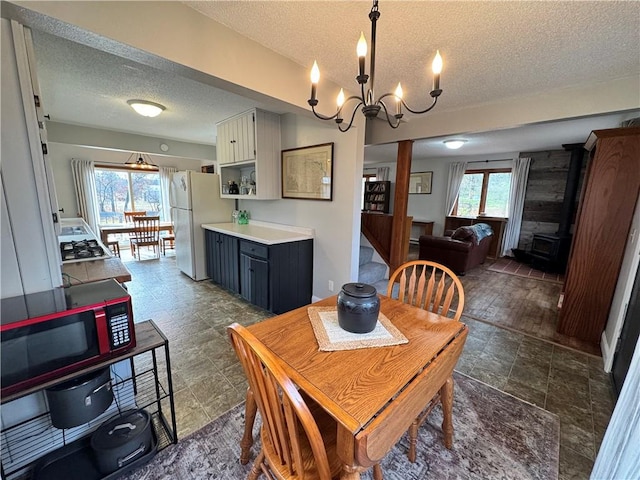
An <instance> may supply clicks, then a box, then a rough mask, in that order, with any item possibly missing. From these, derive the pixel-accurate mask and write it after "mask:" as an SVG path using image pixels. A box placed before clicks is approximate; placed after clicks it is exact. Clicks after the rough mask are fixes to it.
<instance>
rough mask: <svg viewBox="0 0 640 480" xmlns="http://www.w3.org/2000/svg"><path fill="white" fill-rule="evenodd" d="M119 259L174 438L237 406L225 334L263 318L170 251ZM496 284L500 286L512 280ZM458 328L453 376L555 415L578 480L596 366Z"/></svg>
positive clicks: (561, 350) (565, 474) (600, 402)
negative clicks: (461, 339) (161, 366)
mask: <svg viewBox="0 0 640 480" xmlns="http://www.w3.org/2000/svg"><path fill="white" fill-rule="evenodd" d="M122 257H123V261H124V262H125V263H126V266H127V268H128V269H129V270H130V271H131V274H132V277H133V279H132V281H131V282H128V283H127V286H128V289H129V292H130V293H131V295H132V298H133V306H134V316H135V319H136V321H143V320H147V319H153V320H154V321H155V322H156V323H157V324H158V326H159V327H160V328H161V329H162V331H163V332H164V333H165V335H166V336H167V337H168V338H169V341H170V353H171V361H172V377H173V381H174V392H175V404H176V415H177V423H178V437H179V438H181V437H184V436H185V435H187V434H189V433H191V432H193V431H195V430H197V429H199V428H200V427H202V426H204V425H205V424H207V423H208V422H210V421H211V420H212V419H214V418H216V417H217V416H218V415H220V414H222V413H224V412H225V411H227V410H228V409H229V408H231V407H232V406H234V405H236V404H238V403H239V402H241V401H242V400H244V393H245V391H246V382H245V380H244V374H243V372H242V370H241V368H240V366H239V365H238V363H237V361H236V359H235V355H234V353H233V351H232V350H231V348H230V346H229V345H228V343H227V338H226V333H225V327H226V326H227V325H228V324H230V323H232V322H234V321H235V322H239V323H242V324H244V325H248V324H251V323H254V322H257V321H260V320H262V319H264V318H266V317H268V316H270V314H269V313H268V312H265V311H264V310H261V309H259V308H256V307H254V306H252V305H249V304H248V303H246V302H245V301H244V300H242V299H241V298H240V297H238V296H237V295H233V294H230V293H229V292H227V291H225V290H223V289H221V288H219V287H217V286H215V285H213V284H212V283H211V282H209V281H203V282H194V281H192V280H191V279H190V278H188V277H187V276H186V275H184V274H181V273H180V272H179V271H178V269H177V268H176V266H175V256H174V254H173V253H172V252H171V251H169V252H168V253H167V256H166V257H164V256H163V257H162V258H161V259H160V260H159V261H158V260H156V259H153V258H151V257H150V259H148V260H144V259H143V260H142V261H136V260H133V259H131V257H130V256H129V252H128V251H127V250H123V251H122ZM482 274H483V273H480V275H482ZM487 274H492V272H489V273H487ZM493 275H501V274H495V273H493ZM501 277H503V279H504V281H505V282H506V281H509V280H510V279H511V278H514V277H513V276H510V275H501ZM528 281H531V282H537V280H528ZM463 319H464V321H465V323H467V324H468V325H469V337H468V340H467V344H466V346H465V350H464V353H463V355H462V357H461V359H460V361H459V363H458V365H457V368H456V369H457V370H458V371H460V372H461V373H465V374H467V375H469V376H471V377H473V378H476V379H478V380H480V381H483V382H485V383H487V384H489V385H492V386H494V387H495V388H498V389H500V390H503V391H505V392H507V393H510V394H512V395H514V396H516V397H519V398H521V399H523V400H525V401H528V402H530V403H533V404H536V405H538V406H539V407H541V408H544V409H546V410H549V411H551V412H554V413H556V414H557V415H558V416H559V417H560V422H561V427H560V429H561V441H560V472H559V473H560V476H559V478H560V479H561V480H568V479H587V478H588V477H589V473H590V471H591V468H592V465H593V461H594V459H595V456H596V453H597V450H598V448H599V446H600V443H601V441H602V436H603V435H604V431H605V429H606V426H607V423H608V421H609V417H610V415H611V412H612V409H613V405H614V399H613V398H614V397H613V392H612V387H611V382H610V380H609V377H608V375H607V374H605V373H604V372H603V370H602V359H601V358H599V357H596V356H593V355H589V354H586V353H582V352H578V351H575V350H571V349H568V348H565V347H562V346H559V345H556V344H553V343H550V342H548V341H543V340H539V339H536V338H534V337H532V336H529V335H526V334H522V333H515V332H513V331H510V330H505V329H502V328H498V327H496V326H494V325H491V324H488V323H485V322H483V321H481V320H478V319H474V318H471V317H469V316H463Z"/></svg>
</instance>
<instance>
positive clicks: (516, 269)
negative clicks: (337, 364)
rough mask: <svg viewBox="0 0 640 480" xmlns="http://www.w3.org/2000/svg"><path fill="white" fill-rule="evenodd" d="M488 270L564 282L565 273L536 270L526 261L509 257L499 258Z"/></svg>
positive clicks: (546, 280)
mask: <svg viewBox="0 0 640 480" xmlns="http://www.w3.org/2000/svg"><path fill="white" fill-rule="evenodd" d="M488 270H490V271H492V272H498V273H507V274H509V275H516V276H518V277H525V278H534V279H536V280H544V281H545V282H553V283H564V275H560V274H557V273H547V272H543V271H541V270H536V269H535V268H531V266H529V265H527V264H525V263H520V262H517V261H515V260H513V259H511V258H507V257H502V258H499V259H497V260H496V261H495V262H493V263H492V264H491V265H490V266H489V268H488Z"/></svg>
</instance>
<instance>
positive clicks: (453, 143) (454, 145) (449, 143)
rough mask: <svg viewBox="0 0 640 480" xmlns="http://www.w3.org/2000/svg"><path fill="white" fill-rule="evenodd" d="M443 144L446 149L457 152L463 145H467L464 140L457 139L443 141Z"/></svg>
mask: <svg viewBox="0 0 640 480" xmlns="http://www.w3.org/2000/svg"><path fill="white" fill-rule="evenodd" d="M442 143H444V144H445V146H446V147H447V148H450V149H451V150H457V149H459V148H460V147H461V146H462V145H464V144H465V143H467V141H466V140H459V139H455V140H445V141H444V142H442Z"/></svg>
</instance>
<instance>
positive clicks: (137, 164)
mask: <svg viewBox="0 0 640 480" xmlns="http://www.w3.org/2000/svg"><path fill="white" fill-rule="evenodd" d="M124 164H125V165H126V166H127V167H130V168H137V169H139V170H157V169H158V166H157V165H155V164H154V163H153V162H152V161H151V157H150V156H149V155H147V154H145V153H132V154H131V155H129V158H128V159H127V161H126V162H124Z"/></svg>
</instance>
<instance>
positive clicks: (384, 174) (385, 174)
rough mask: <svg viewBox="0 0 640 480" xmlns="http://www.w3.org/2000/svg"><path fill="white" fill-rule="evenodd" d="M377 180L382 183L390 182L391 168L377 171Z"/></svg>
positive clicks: (382, 168)
mask: <svg viewBox="0 0 640 480" xmlns="http://www.w3.org/2000/svg"><path fill="white" fill-rule="evenodd" d="M376 180H378V181H380V182H383V181H386V180H389V167H378V168H377V170H376Z"/></svg>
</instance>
